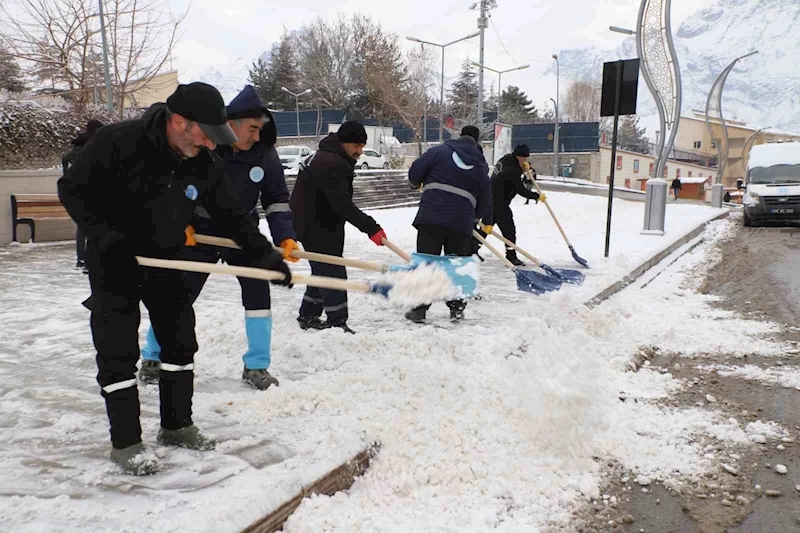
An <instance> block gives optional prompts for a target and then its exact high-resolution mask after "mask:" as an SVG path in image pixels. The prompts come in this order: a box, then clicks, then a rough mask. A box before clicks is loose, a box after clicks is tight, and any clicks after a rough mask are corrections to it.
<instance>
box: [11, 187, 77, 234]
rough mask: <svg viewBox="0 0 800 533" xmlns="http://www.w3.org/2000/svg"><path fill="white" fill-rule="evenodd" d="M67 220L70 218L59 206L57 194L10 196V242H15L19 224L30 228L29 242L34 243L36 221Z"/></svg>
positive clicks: (59, 201)
mask: <svg viewBox="0 0 800 533" xmlns="http://www.w3.org/2000/svg"><path fill="white" fill-rule="evenodd" d="M69 218H70V216H69V214H68V213H67V210H66V209H65V208H64V206H63V205H61V200H59V199H58V195H57V194H12V195H11V235H12V237H11V240H12V241H13V242H17V226H18V225H19V224H27V225H28V227H30V228H31V242H34V241H35V240H36V221H37V220H45V219H69Z"/></svg>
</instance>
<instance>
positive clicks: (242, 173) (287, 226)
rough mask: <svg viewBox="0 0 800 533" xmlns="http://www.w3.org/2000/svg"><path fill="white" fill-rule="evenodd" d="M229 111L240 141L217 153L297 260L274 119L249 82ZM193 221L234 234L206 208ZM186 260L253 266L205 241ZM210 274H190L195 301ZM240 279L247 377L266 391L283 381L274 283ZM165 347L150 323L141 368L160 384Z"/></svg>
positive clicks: (240, 193) (205, 230)
mask: <svg viewBox="0 0 800 533" xmlns="http://www.w3.org/2000/svg"><path fill="white" fill-rule="evenodd" d="M227 111H228V119H229V122H228V124H229V125H230V126H231V129H233V131H234V133H235V134H236V136H237V139H238V140H237V142H236V143H235V144H233V145H230V146H219V147H218V148H217V150H216V154H217V155H218V156H220V157H221V158H222V161H223V163H224V166H225V174H226V175H227V176H228V179H229V180H230V181H231V185H232V187H231V188H232V189H233V191H234V192H235V193H236V196H237V197H238V199H239V203H240V205H241V207H243V208H244V209H246V210H247V211H248V212H250V214H251V216H252V217H253V219H254V220H255V221H256V223H258V218H259V216H258V212H257V210H256V206H257V203H258V201H259V198H260V200H261V205H262V206H263V208H264V212H265V213H266V219H267V223H268V224H269V229H270V233H271V234H272V241H273V242H276V243H280V246H281V247H282V248H283V250H284V254H283V255H284V259H285V260H287V261H291V262H296V261H297V259H295V258H293V257H291V256H290V255H289V254H290V253H291V252H292V251H293V250H297V249H299V248H298V245H297V242H296V241H295V234H294V229H293V227H292V213H291V210H290V209H289V190H288V188H287V186H286V178H285V177H284V174H283V166H282V165H281V162H280V158H279V157H278V152H277V151H276V150H275V140H276V129H275V121H274V120H273V118H272V115H271V114H270V112H269V110H268V109H267V108H266V107H265V106H264V104H263V102H262V101H261V98H260V97H259V96H258V93H256V91H255V89H254V88H253V87H252V86H251V85H247V86H246V87H245V88H244V89H243V90H242V92H240V93H239V94H238V95H237V96H236V98H234V99H233V100H232V101H231V103H230V104H229V105H228V108H227ZM192 225H193V227H194V230H195V231H196V232H197V233H201V234H205V235H216V236H220V237H229V235H225V234H223V233H221V232H220V228H219V227H217V225H215V224H214V221H212V220H211V218H210V217H209V215H208V212H207V211H205V209H203V208H202V207H201V208H199V209H198V210H197V211H196V213H195V217H194V219H193V222H192ZM181 259H185V260H191V261H204V262H209V263H216V262H217V261H219V260H220V259H222V260H223V261H225V262H227V263H229V264H231V265H237V266H253V265H251V264H250V262H249V260H248V259H247V257H246V256H245V255H244V254H242V252H241V251H239V250H221V249H217V248H214V247H211V246H204V245H199V246H196V247H194V246H186V247H184V249H183V251H182V254H181ZM207 278H208V274H201V273H190V274H187V275H186V281H187V285H188V286H189V293H190V296H191V300H192V302H194V300H196V299H197V297H198V296H199V295H200V291H201V290H202V289H203V285H204V284H205V282H206V279H207ZM237 279H238V280H239V285H241V288H242V305H243V306H244V309H245V312H244V314H245V332H246V334H247V344H248V349H247V352H246V353H245V354H244V357H243V360H244V371H243V372H242V379H243V380H244V381H245V382H247V383H249V384H250V385H252V386H254V387H255V388H257V389H260V390H264V389H267V388H268V387H269V386H270V385H278V380H277V379H275V378H274V377H273V376H272V375H271V374H270V373H269V371H268V370H267V369H268V368H269V365H270V362H271V357H270V352H271V344H272V312H271V305H270V293H269V282H267V281H262V280H257V279H250V278H237ZM160 351H161V349H160V347H159V345H158V342H157V341H156V338H155V335H154V334H153V328H152V327H151V328H150V330H149V331H148V333H147V342H146V345H145V347H144V348H143V349H142V359H143V361H142V368H141V370H140V372H139V378H140V379H141V380H142V381H144V382H151V383H157V382H158V375H159V364H160V362H159V354H160Z"/></svg>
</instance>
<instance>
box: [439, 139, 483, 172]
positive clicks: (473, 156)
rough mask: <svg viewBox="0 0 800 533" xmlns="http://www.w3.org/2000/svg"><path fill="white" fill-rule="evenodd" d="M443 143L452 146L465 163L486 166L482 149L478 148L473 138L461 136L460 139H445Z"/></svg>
mask: <svg viewBox="0 0 800 533" xmlns="http://www.w3.org/2000/svg"><path fill="white" fill-rule="evenodd" d="M444 144H446V145H447V146H449V147H450V148H452V149H453V151H454V152H455V153H457V154H458V157H460V158H461V160H462V161H463V162H464V163H466V164H467V165H480V166H486V158H484V157H483V151H482V150H481V149H480V148H478V145H477V144H476V143H475V141H474V140H473V139H471V138H464V137H461V138H460V139H455V140H451V141H445V143H444Z"/></svg>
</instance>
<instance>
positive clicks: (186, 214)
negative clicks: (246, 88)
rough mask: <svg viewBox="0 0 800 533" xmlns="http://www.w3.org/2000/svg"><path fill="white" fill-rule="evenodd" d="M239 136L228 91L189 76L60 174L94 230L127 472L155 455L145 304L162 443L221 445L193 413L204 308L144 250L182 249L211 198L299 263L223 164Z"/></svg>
mask: <svg viewBox="0 0 800 533" xmlns="http://www.w3.org/2000/svg"><path fill="white" fill-rule="evenodd" d="M234 142H236V136H235V135H234V134H233V131H232V130H231V128H230V126H228V123H227V115H226V112H225V103H224V102H223V100H222V96H220V94H219V92H218V91H217V90H216V89H215V88H214V87H212V86H210V85H206V84H204V83H192V84H189V85H180V86H178V88H177V89H176V91H175V92H174V93H173V94H172V95H171V96H170V97H169V98H168V99H167V103H166V104H154V105H153V106H151V107H150V109H148V110H147V112H146V113H145V114H144V116H143V117H142V118H141V119H139V120H130V121H124V122H118V123H116V124H112V125H110V126H107V127H105V128H103V130H102V131H101V132H99V133H98V134H97V135H95V136H94V137H93V138H92V139H91V140H90V141H89V142H88V143H87V144H86V146H85V147H84V149H83V150H82V151H81V153H80V154H79V155H78V157H77V159H76V160H75V162H74V165H73V167H72V168H71V169H70V171H69V172H68V173H67V174H66V175H65V176H64V177H62V178H61V179H60V180H59V182H58V192H59V197H60V199H61V202H62V203H63V204H64V206H65V207H66V209H67V211H68V212H69V214H70V216H71V217H72V218H73V219H74V220H75V222H77V224H78V226H80V228H81V229H82V230H83V231H84V232H85V233H86V235H87V240H88V242H87V244H88V246H87V261H86V263H87V266H88V267H89V282H90V284H91V289H92V295H91V297H90V298H89V299H88V300H87V301H86V302H85V305H86V306H87V307H88V308H89V309H90V310H91V312H92V314H91V328H92V337H93V339H94V344H95V348H96V349H97V367H98V373H97V381H98V383H99V384H100V387H101V389H102V392H101V394H102V396H103V397H104V398H105V402H106V411H107V413H108V418H109V422H110V426H111V443H112V450H111V459H112V461H114V462H115V463H117V464H118V465H120V466H121V467H122V469H123V471H125V472H126V473H129V474H134V475H143V474H150V473H153V472H155V471H156V470H157V469H158V460H157V458H156V457H155V455H153V454H150V453H147V451H146V449H145V448H144V446H143V445H142V437H141V434H142V429H141V425H140V422H139V394H138V389H137V387H136V361H137V360H138V358H139V347H138V328H139V319H140V316H139V302H140V301H141V302H144V304H145V305H146V306H147V308H148V310H149V312H150V320H151V322H152V324H153V329H154V331H155V336H156V337H157V339H158V342H159V344H160V345H161V347H162V352H161V361H162V362H161V367H160V381H159V396H160V400H161V429H160V430H159V432H158V442H159V443H160V444H163V445H173V446H181V447H184V448H191V449H194V450H209V449H212V448H213V447H214V446H215V441H214V440H213V439H210V438H208V437H206V436H204V435H203V434H202V433H201V432H200V431H199V430H198V428H197V427H196V426H194V425H193V423H192V392H193V380H194V372H193V370H194V353H195V352H196V351H197V341H196V339H195V333H194V322H195V320H194V311H193V310H192V305H191V302H190V298H189V295H188V294H187V291H186V289H185V285H184V281H183V277H182V275H181V273H180V272H178V271H174V270H166V269H155V268H140V267H139V266H138V264H137V261H136V257H135V256H137V255H139V256H148V257H159V258H173V257H174V256H175V255H176V253H177V252H178V251H179V250H180V248H181V246H182V245H183V243H184V241H185V233H184V231H185V229H186V227H187V225H188V224H189V222H190V221H191V218H192V213H193V212H194V210H195V206H196V203H197V202H198V201H199V202H201V203H202V205H203V206H204V207H205V208H206V209H207V210H208V212H209V213H210V214H211V216H212V217H213V218H214V221H215V223H217V224H218V225H219V227H220V228H221V229H222V230H223V231H224V232H225V234H227V235H230V236H231V237H232V238H233V239H234V240H235V241H236V242H237V243H238V244H239V246H241V248H242V249H243V252H244V253H245V254H247V256H248V257H250V258H251V259H252V260H253V261H254V263H255V264H258V266H259V267H262V268H265V269H270V270H277V271H279V272H281V273H283V274H284V278H283V279H282V280H281V281H280V282H279V283H280V284H285V285H288V284H289V283H290V282H291V272H290V271H289V268H288V267H287V266H286V264H285V263H284V262H283V258H282V257H281V255H280V254H278V253H277V252H275V251H274V250H273V248H272V246H271V244H270V243H269V241H268V240H267V239H266V238H265V237H264V236H263V235H261V233H259V231H258V226H257V225H256V224H255V222H254V221H253V219H252V217H251V216H250V215H249V214H248V213H247V212H246V211H245V210H244V209H242V208H241V207H240V206H239V202H238V201H237V199H236V197H235V195H234V193H233V191H232V189H231V187H230V184H229V182H228V180H227V179H226V178H225V177H224V174H223V167H222V163H221V162H220V161H219V159H218V158H217V157H216V156H214V155H213V154H212V153H211V152H210V151H211V150H213V149H214V148H215V147H216V146H217V144H232V143H234Z"/></svg>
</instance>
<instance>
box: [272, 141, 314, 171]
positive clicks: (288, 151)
mask: <svg viewBox="0 0 800 533" xmlns="http://www.w3.org/2000/svg"><path fill="white" fill-rule="evenodd" d="M312 153H313V152H312V151H311V148H308V147H307V146H280V147H278V157H280V158H281V165H283V168H284V169H286V170H295V171H296V170H297V169H298V168H299V167H300V161H302V160H303V159H305V158H306V157H308V156H310V155H311V154H312Z"/></svg>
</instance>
